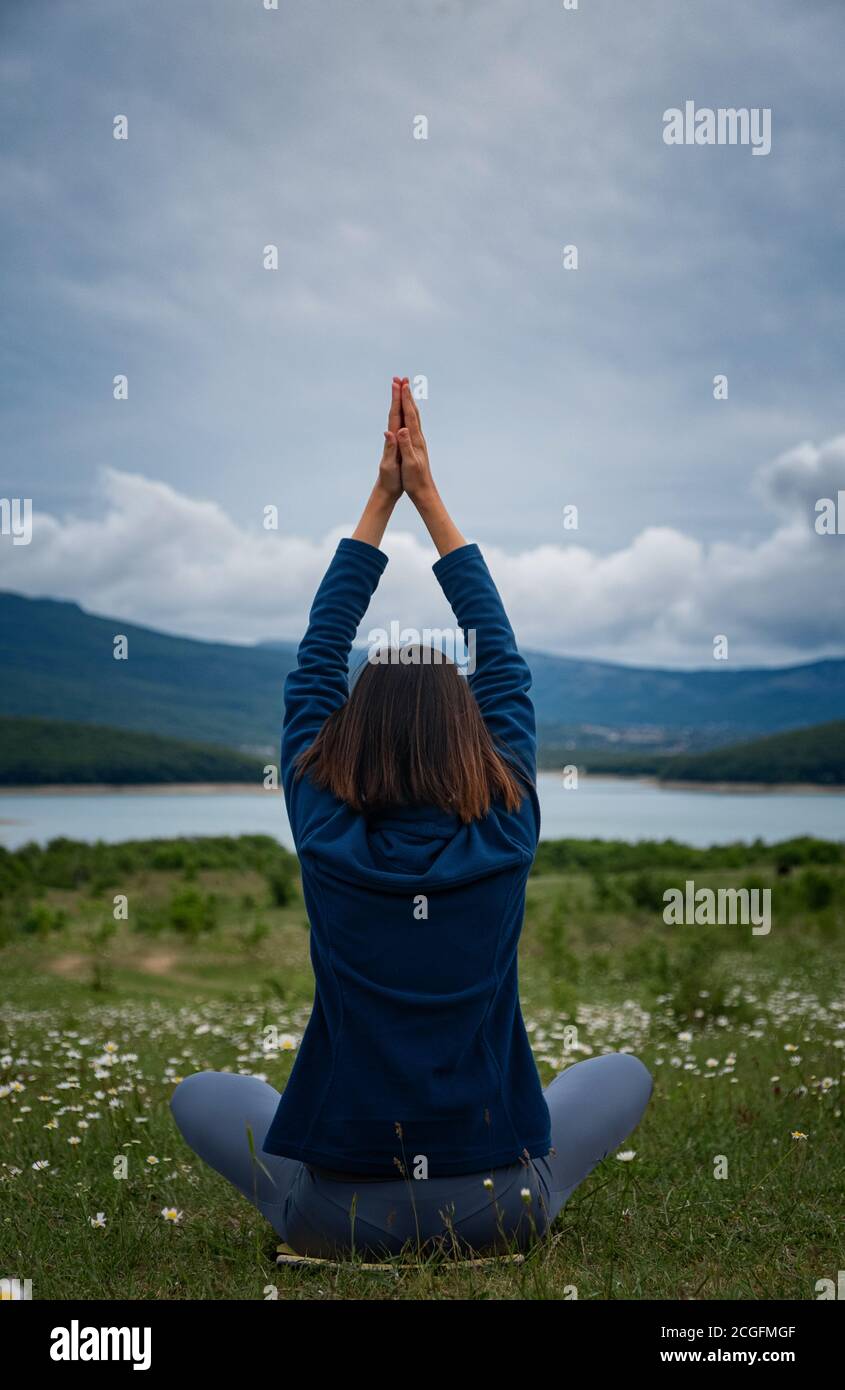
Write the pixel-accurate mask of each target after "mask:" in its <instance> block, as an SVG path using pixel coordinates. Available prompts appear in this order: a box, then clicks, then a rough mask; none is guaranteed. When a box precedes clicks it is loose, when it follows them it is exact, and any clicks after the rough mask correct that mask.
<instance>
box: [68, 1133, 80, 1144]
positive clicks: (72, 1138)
mask: <svg viewBox="0 0 845 1390" xmlns="http://www.w3.org/2000/svg"><path fill="white" fill-rule="evenodd" d="M68 1143H69V1144H81V1143H82V1140H81V1139H80V1137H79V1135H78V1134H72V1135H71V1136H70V1138H69V1139H68Z"/></svg>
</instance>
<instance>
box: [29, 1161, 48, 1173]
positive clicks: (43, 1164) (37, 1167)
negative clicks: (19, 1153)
mask: <svg viewBox="0 0 845 1390" xmlns="http://www.w3.org/2000/svg"><path fill="white" fill-rule="evenodd" d="M49 1167H50V1160H49V1158H39V1159H37V1160H36V1161H35V1163H33V1165H32V1171H33V1173H43V1171H44V1169H45V1168H49Z"/></svg>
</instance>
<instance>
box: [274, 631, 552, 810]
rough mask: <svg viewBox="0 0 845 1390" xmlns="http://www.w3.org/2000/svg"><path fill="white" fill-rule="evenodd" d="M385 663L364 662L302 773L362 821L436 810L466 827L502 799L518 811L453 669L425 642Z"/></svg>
mask: <svg viewBox="0 0 845 1390" xmlns="http://www.w3.org/2000/svg"><path fill="white" fill-rule="evenodd" d="M389 656H390V659H389V660H387V661H365V662H364V663H363V664H362V667H361V669H360V671H359V673H358V676H357V678H356V680H355V682H354V684H353V687H352V691H351V693H350V696H349V699H348V700H347V701H346V703H345V704H343V705H341V707H340V708H339V709H337V710H335V711H334V713H333V714H330V715H329V717H328V719H327V720H326V722H325V724H324V725H323V727H322V729H321V730H320V732H319V733H318V734H317V737H316V738H315V739H314V742H313V743H312V744H311V745H310V747H309V748H306V749H305V751H304V752H303V753H301V754H300V755H299V758H298V760H297V776H300V777H301V776H303V774H305V773H308V775H309V776H310V778H311V779H312V781H313V782H314V783H315V784H316V785H317V786H318V787H323V788H327V789H328V790H329V791H331V792H333V794H334V795H335V796H337V797H339V798H340V800H341V801H345V802H346V803H347V805H349V806H351V807H352V809H353V810H355V811H359V812H362V813H365V814H374V813H377V812H384V811H387V810H389V809H390V808H391V807H394V806H415V805H421V806H437V807H439V808H440V809H441V810H444V811H451V812H453V813H454V814H456V815H457V816H458V817H459V818H460V819H461V820H462V821H464V822H465V823H467V824H468V823H469V822H470V821H473V820H478V819H480V818H481V817H483V816H486V815H487V814H488V812H489V811H490V808H491V806H492V804H493V802H494V801H496V800H501V801H502V803H503V804H504V807H505V809H506V810H508V811H516V810H518V809H519V807H520V805H521V803H522V799H523V796H524V794H525V791H524V787H523V786H521V784H520V779H519V776H518V774H517V771H516V769H515V768H514V767H512V766H511V765H510V762H509V761H508V758H507V756H506V754H505V753H504V751H502V752H500V751H499V749H498V748H497V747H496V745H495V743H494V742H493V739H492V737H491V735H490V732H489V730H488V728H487V725H486V724H485V723H484V719H483V718H482V715H481V711H480V709H479V708H478V704H477V702H476V700H475V697H474V695H473V694H472V691H471V690H470V688H469V683H468V682H467V680H466V679H465V678H464V677H463V676H462V675H461V674H460V672H459V671H458V668H457V667H456V666H455V664H454V663H453V662H451V661H448V660H447V659H446V658H445V657H444V656H443V655H442V653H440V652H438V651H436V650H434V649H432V648H429V647H421V646H419V645H417V646H413V647H403V648H400V649H397V648H393V649H392V650H391V651H390V653H389Z"/></svg>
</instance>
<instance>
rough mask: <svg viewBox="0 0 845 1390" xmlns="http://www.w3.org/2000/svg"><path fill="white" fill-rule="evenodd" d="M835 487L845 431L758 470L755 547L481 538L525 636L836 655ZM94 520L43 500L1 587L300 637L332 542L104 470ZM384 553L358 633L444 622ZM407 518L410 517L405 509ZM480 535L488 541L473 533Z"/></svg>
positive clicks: (841, 636)
mask: <svg viewBox="0 0 845 1390" xmlns="http://www.w3.org/2000/svg"><path fill="white" fill-rule="evenodd" d="M843 483H845V435H843V436H839V437H837V438H836V439H833V440H830V441H828V442H827V443H825V444H823V445H822V446H821V447H819V448H815V447H814V446H812V445H810V444H803V445H801V446H800V447H798V448H796V449H793V450H791V451H789V452H787V453H784V454H782V455H781V456H780V457H779V458H777V459H776V460H774V462H773V463H771V464H769V465H766V466H765V467H764V468H762V469H760V470H759V472H758V474H757V476H756V479H755V487H756V490H757V493H758V495H759V497H760V498H761V500H762V501H763V502H764V503H765V504H766V505H767V506H769V507H771V508H773V509H774V510H775V511H776V512H777V513H778V514H779V519H778V522H777V524H776V527H775V529H773V530H772V531H771V532H770V534H769V535H767V536H766V537H765V538H764V539H763V540H762V541H754V542H750V543H748V544H743V543H740V542H736V541H730V542H724V541H718V542H715V543H712V544H710V545H705V544H703V543H702V542H700V541H699V540H697V539H694V538H692V537H690V536H688V535H685V534H683V533H682V532H680V531H679V530H677V529H674V528H672V527H657V526H652V527H648V528H645V529H643V530H641V531H640V532H639V533H638V534H637V535H635V536H634V537H633V539H632V540H631V541H630V543H629V544H627V545H626V546H625V547H624V548H620V549H617V550H615V551H612V552H610V553H609V554H599V553H597V552H595V551H592V550H590V549H588V548H587V547H585V546H584V545H583V544H581V543H580V542H579V540H578V539H577V535H578V533H577V532H570V533H569V534H570V535H571V536H572V537H575V538H576V539H574V540H573V541H572V542H571V543H569V544H554V545H552V544H547V545H541V546H537V547H535V548H533V549H525V550H521V551H519V552H517V553H512V552H508V551H505V550H503V549H501V548H499V547H497V546H484V551H485V554H486V557H487V560H488V563H489V565H490V567H491V570H492V572H493V575H494V578H495V579H496V582H497V584H498V586H499V588H500V590H501V592H502V595H503V597H504V599H505V602H506V605H507V607H508V611H509V613H510V615H511V620H512V622H513V625H514V628H515V629H516V632H517V635H518V637H519V639H520V641H521V642H522V644H523V645H524V646H526V647H532V648H537V649H542V650H547V651H553V652H558V653H562V654H571V655H590V656H594V657H601V658H606V659H611V660H620V661H626V662H633V663H641V664H644V665H654V664H665V665H706V664H707V663H708V662H709V661H710V660H711V659H712V642H713V638H714V636H716V635H717V634H722V633H724V634H726V635H727V636H728V638H729V642H730V653H731V659H732V660H733V661H735V662H736V663H737V664H740V665H749V664H755V663H758V662H759V663H774V662H788V661H801V660H810V659H812V658H815V657H818V656H823V655H840V654H842V653H843V652H845V609H843V605H842V595H841V587H842V586H841V579H842V564H843V558H845V544H844V543H843V540H842V538H840V537H834V536H819V535H817V534H816V533H815V531H814V529H813V517H814V513H813V507H814V503H815V500H816V498H817V497H819V496H825V495H835V493H836V490H837V486H841V485H842V484H843ZM100 486H101V493H102V496H101V499H100V503H101V505H100V506H99V508H98V515H97V516H96V517H95V516H93V515H88V516H84V517H80V516H74V515H68V516H66V517H64V518H58V517H56V516H52V515H48V514H46V513H43V512H42V513H40V512H39V511H38V507H37V504H36V507H35V516H34V528H33V539H32V543H31V545H29V546H13V545H11V543H10V542H9V540H8V539H4V541H3V543H2V545H0V584H2V586H3V587H4V588H7V589H12V590H15V591H17V592H21V593H25V594H28V595H33V596H34V595H42V596H44V595H46V596H53V597H59V598H71V599H75V600H77V601H78V602H79V603H81V604H82V606H83V607H85V608H87V609H89V610H90V611H92V612H96V613H101V614H106V615H109V616H114V617H117V618H122V619H125V620H130V621H133V622H137V623H141V624H146V625H149V626H152V627H160V628H162V629H164V630H166V631H171V632H178V633H182V634H187V635H193V636H197V637H203V638H217V639H221V640H228V641H237V642H249V641H254V640H259V639H262V638H268V637H284V638H289V639H296V638H298V637H299V636H300V635H301V633H302V630H303V628H304V624H305V621H306V618H307V613H308V608H309V606H310V603H311V599H312V598H313V595H314V592H315V589H316V587H317V585H318V583H319V581H320V578H321V576H322V574H323V572H324V570H325V568H326V566H327V565H328V563H329V560H330V558H331V555H332V553H333V550H334V547H335V545H336V543H337V540H338V539H339V537H340V536H341V535H344V534H349V532H350V530H351V526H338V527H335V528H334V529H332V530H331V531H329V532H328V533H327V534H326V535H325V536H324V537H323V538H322V539H321V540H320V541H317V542H315V541H311V540H306V539H302V538H299V537H296V536H293V535H286V534H284V533H281V532H273V531H265V530H263V529H261V528H260V527H259V526H256V527H254V528H251V529H249V528H246V527H244V526H242V525H240V524H238V523H237V522H236V521H234V520H233V519H232V518H231V517H230V516H229V515H228V514H227V513H226V512H225V511H224V509H223V508H222V507H221V506H220V505H219V504H218V503H216V502H210V501H203V500H197V499H196V498H192V497H188V496H186V495H185V494H183V493H180V492H179V491H177V490H176V489H175V488H173V487H172V486H170V485H169V484H167V483H163V482H159V481H156V480H153V479H150V478H147V477H143V476H141V475H139V474H131V473H123V472H118V471H115V470H105V471H104V472H103V473H102V475H101V484H100ZM409 506H410V504H409V503H408V502H407V500H406V499H403V501H402V503H401V507H400V511H399V512H398V513H397V515H396V517H395V519H394V526H393V528H392V529H391V530H389V532H388V535H387V537H386V540H385V544H384V548H385V549H386V550H387V552H388V554H389V555H390V557H391V564H390V565H389V566H388V569H387V573H386V575H385V577H384V579H383V580H382V584H381V586H380V588H379V590H378V592H377V594H376V596H375V598H374V601H373V604H372V607H371V610H370V613H369V614H368V616H367V618H366V619H365V622H364V625H363V627H362V632H361V634H360V635H361V638H362V639H363V637H364V636H365V634H366V632H367V630H369V628H370V627H386V626H388V625H389V623H390V622H391V621H392V620H394V619H396V620H398V621H400V622H401V623H403V624H407V625H412V626H416V627H420V628H421V627H424V626H427V625H443V624H446V623H448V622H449V614H448V611H447V610H446V608H445V604H444V600H443V598H442V595H441V594H440V591H439V589H438V587H437V585H436V583H435V581H434V579H433V577H432V576H431V573H430V565H431V562H432V560H433V558H434V555H433V553H432V552H431V550H430V549H429V547H428V546H426V545H425V544H423V543H422V542H421V541H420V540H419V539H418V538H417V537H416V536H415V535H414V534H412V533H411V532H409V531H407V530H404V529H403V528H402V514H403V513H402V508H406V507H409ZM405 515H406V516H407V513H405ZM479 539H482V538H479Z"/></svg>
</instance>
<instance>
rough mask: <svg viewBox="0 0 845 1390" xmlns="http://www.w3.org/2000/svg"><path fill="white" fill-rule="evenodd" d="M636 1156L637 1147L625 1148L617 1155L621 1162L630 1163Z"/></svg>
mask: <svg viewBox="0 0 845 1390" xmlns="http://www.w3.org/2000/svg"><path fill="white" fill-rule="evenodd" d="M636 1156H637V1151H636V1149H623V1151H622V1152H621V1153H618V1154H617V1155H616V1157H617V1158H618V1159H619V1162H620V1163H630V1162H631V1160H632V1159H634V1158H636Z"/></svg>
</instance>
